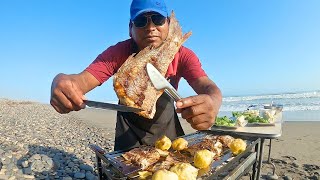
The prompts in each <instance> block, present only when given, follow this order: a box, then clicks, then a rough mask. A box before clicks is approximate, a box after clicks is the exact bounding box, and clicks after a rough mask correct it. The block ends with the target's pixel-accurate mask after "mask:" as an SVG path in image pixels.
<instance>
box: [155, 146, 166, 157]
mask: <svg viewBox="0 0 320 180" xmlns="http://www.w3.org/2000/svg"><path fill="white" fill-rule="evenodd" d="M156 150H157V151H158V153H159V154H160V156H161V157H167V156H168V155H169V151H163V150H161V149H158V148H156Z"/></svg>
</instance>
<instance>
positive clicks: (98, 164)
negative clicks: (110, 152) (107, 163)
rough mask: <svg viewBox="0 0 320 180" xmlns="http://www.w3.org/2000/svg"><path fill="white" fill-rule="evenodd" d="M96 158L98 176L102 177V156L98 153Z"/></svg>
mask: <svg viewBox="0 0 320 180" xmlns="http://www.w3.org/2000/svg"><path fill="white" fill-rule="evenodd" d="M96 159H97V167H98V178H99V179H102V163H101V158H99V157H98V155H96Z"/></svg>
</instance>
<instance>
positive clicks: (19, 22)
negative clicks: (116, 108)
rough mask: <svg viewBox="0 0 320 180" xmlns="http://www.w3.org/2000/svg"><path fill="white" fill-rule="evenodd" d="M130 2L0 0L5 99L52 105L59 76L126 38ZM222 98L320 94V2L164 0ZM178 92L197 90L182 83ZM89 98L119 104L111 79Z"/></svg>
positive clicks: (0, 75)
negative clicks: (277, 94)
mask: <svg viewBox="0 0 320 180" xmlns="http://www.w3.org/2000/svg"><path fill="white" fill-rule="evenodd" d="M130 3H131V0H121V1H106V0H95V1H84V0H68V1H64V0H47V1H43V0H28V1H24V0H2V1H0V98H8V99H18V100H31V101H38V102H42V103H49V101H50V88H51V82H52V80H53V78H54V77H55V76H56V75H57V74H58V73H66V74H74V73H79V72H81V71H82V70H84V69H85V68H86V67H87V66H88V65H89V64H90V63H91V62H92V61H93V60H94V59H95V58H96V57H97V56H98V55H99V54H100V53H101V52H102V51H104V50H105V49H106V48H108V47H109V46H110V45H114V44H116V43H117V42H118V41H123V40H126V39H128V38H129V34H128V23H129V8H130ZM166 3H167V8H168V10H169V11H171V10H173V11H174V12H175V14H176V17H177V19H178V20H179V22H180V24H181V26H182V29H183V31H184V32H185V33H186V32H188V31H192V36H191V37H190V38H189V39H188V40H187V41H186V42H185V44H184V46H186V47H188V48H190V49H192V50H193V51H194V52H195V53H196V54H197V56H198V57H199V59H200V61H201V63H202V66H203V69H204V70H205V71H206V73H207V74H208V76H209V77H210V78H211V79H212V80H213V81H214V82H215V83H216V84H217V85H218V86H219V87H220V89H221V91H222V93H223V96H224V97H226V96H243V95H254V94H275V93H283V92H296V91H314V90H319V89H320V82H319V79H320V71H319V67H320V11H319V9H320V1H318V0H305V1H300V0H281V1H279V0H268V1H256V0H245V1H244V0H230V1H212V0H202V1H198V2H196V3H195V1H183V0H175V1H169V0H167V1H166ZM178 92H179V93H180V94H181V95H182V96H191V95H194V94H195V92H194V91H193V90H192V88H190V87H189V85H188V84H187V82H186V81H184V80H182V81H181V83H180V85H179V89H178ZM86 97H87V98H88V99H94V100H99V101H116V100H117V97H116V95H115V93H114V90H113V86H112V79H109V81H107V82H106V83H104V84H103V85H102V86H99V87H97V88H96V89H94V90H93V91H91V92H89V93H88V94H87V95H86Z"/></svg>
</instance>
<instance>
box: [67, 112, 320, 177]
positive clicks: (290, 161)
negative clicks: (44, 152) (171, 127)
mask: <svg viewBox="0 0 320 180" xmlns="http://www.w3.org/2000/svg"><path fill="white" fill-rule="evenodd" d="M73 114H74V115H76V116H77V117H78V118H79V120H81V121H83V122H84V123H86V124H88V125H89V126H94V127H99V128H104V129H107V130H109V131H110V135H111V136H114V129H115V124H116V112H115V111H110V110H98V109H85V110H81V111H79V112H73ZM319 118H320V117H319ZM181 124H182V126H183V129H184V131H185V133H186V134H189V133H192V132H195V131H196V130H194V129H192V128H191V127H190V125H189V124H188V123H187V122H186V121H185V120H183V119H181ZM282 130H283V132H282V135H281V137H279V138H276V139H274V140H272V149H271V150H272V151H271V162H273V163H274V164H275V165H276V174H277V175H278V177H279V179H319V173H320V169H319V166H320V138H319V137H320V120H319V121H312V122H304V121H303V119H301V121H297V120H295V122H290V120H289V121H288V120H287V121H285V122H284V123H283V126H282ZM268 144H269V140H266V143H265V150H264V156H265V157H264V160H267V155H268ZM271 167H272V166H271V165H270V164H267V163H264V164H263V168H262V173H261V174H262V175H263V176H262V178H266V177H267V176H266V175H267V174H268V173H271V172H272V169H271ZM243 179H245V178H243Z"/></svg>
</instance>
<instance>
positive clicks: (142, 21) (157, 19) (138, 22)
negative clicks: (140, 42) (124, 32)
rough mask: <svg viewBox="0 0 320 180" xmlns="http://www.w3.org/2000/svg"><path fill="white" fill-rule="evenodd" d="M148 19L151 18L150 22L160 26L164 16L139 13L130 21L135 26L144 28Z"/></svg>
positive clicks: (164, 18) (163, 21)
mask: <svg viewBox="0 0 320 180" xmlns="http://www.w3.org/2000/svg"><path fill="white" fill-rule="evenodd" d="M149 19H151V21H152V23H153V24H154V25H155V26H162V25H163V24H164V23H165V22H166V19H167V18H166V17H164V16H162V15H161V14H149V15H141V16H138V17H136V18H135V19H134V20H133V21H132V23H133V24H134V25H135V26H136V27H137V28H144V27H146V26H147V24H148V23H149Z"/></svg>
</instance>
